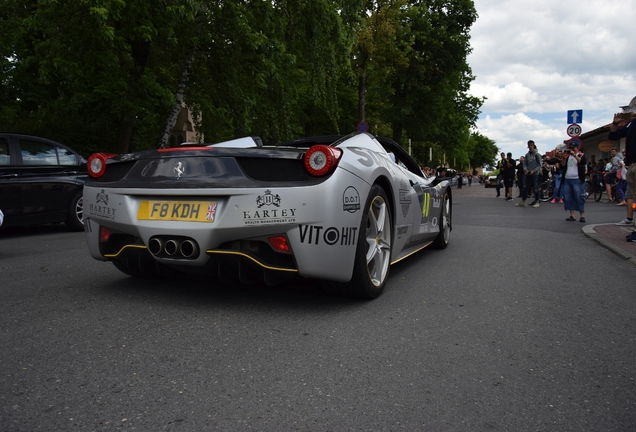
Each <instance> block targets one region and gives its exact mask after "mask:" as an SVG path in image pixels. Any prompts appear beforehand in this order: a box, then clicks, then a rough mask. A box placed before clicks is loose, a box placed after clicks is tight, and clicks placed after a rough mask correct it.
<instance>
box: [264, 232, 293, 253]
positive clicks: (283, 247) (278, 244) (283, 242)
mask: <svg viewBox="0 0 636 432" xmlns="http://www.w3.org/2000/svg"><path fill="white" fill-rule="evenodd" d="M267 240H268V241H269V244H270V245H272V247H273V248H274V250H275V251H276V252H289V251H290V250H291V248H290V247H289V243H288V242H287V237H285V236H284V235H279V236H273V237H269V238H268V239H267Z"/></svg>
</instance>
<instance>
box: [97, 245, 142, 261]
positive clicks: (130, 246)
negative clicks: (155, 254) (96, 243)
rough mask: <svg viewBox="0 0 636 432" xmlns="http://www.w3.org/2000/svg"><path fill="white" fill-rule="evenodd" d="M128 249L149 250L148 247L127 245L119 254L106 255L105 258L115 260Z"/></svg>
mask: <svg viewBox="0 0 636 432" xmlns="http://www.w3.org/2000/svg"><path fill="white" fill-rule="evenodd" d="M126 248H135V249H148V248H147V247H146V246H142V245H126V246H124V247H122V248H121V249H119V252H117V253H115V254H104V258H115V257H116V256H119V254H121V253H122V252H123V251H124V249H126Z"/></svg>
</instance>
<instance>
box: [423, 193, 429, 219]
mask: <svg viewBox="0 0 636 432" xmlns="http://www.w3.org/2000/svg"><path fill="white" fill-rule="evenodd" d="M422 207H423V208H422V215H423V216H424V217H428V212H429V210H430V208H431V194H430V193H425V194H424V204H423V206H422Z"/></svg>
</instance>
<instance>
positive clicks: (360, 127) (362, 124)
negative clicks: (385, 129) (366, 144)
mask: <svg viewBox="0 0 636 432" xmlns="http://www.w3.org/2000/svg"><path fill="white" fill-rule="evenodd" d="M356 129H357V130H358V132H368V131H369V125H368V124H367V123H366V122H360V123H358V126H357V127H356Z"/></svg>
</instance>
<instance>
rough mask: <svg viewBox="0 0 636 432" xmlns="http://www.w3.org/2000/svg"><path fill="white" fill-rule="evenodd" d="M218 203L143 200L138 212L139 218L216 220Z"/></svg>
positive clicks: (187, 220)
mask: <svg viewBox="0 0 636 432" xmlns="http://www.w3.org/2000/svg"><path fill="white" fill-rule="evenodd" d="M217 206H218V203H217V202H208V201H156V200H143V201H141V203H140V205H139V211H138V212H137V219H138V220H162V221H179V222H214V219H215V217H216V210H217Z"/></svg>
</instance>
